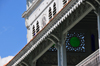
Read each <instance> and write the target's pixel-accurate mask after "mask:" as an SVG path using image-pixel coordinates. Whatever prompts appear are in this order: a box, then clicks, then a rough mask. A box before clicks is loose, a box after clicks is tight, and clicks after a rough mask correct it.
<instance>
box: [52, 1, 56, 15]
mask: <svg viewBox="0 0 100 66" xmlns="http://www.w3.org/2000/svg"><path fill="white" fill-rule="evenodd" d="M55 14H56V3H54V5H53V16H54V15H55Z"/></svg>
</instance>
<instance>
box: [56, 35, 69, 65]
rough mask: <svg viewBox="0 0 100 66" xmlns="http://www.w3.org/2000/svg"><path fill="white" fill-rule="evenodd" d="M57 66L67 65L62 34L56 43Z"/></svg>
mask: <svg viewBox="0 0 100 66" xmlns="http://www.w3.org/2000/svg"><path fill="white" fill-rule="evenodd" d="M57 51H58V66H67V63H66V62H67V60H66V44H65V40H64V35H62V36H61V41H60V43H59V44H58V49H57Z"/></svg>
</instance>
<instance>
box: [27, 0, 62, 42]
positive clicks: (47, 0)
mask: <svg viewBox="0 0 100 66" xmlns="http://www.w3.org/2000/svg"><path fill="white" fill-rule="evenodd" d="M54 2H55V3H56V8H57V12H59V11H60V10H61V9H62V8H63V2H62V0H44V1H43V2H42V3H41V4H40V5H39V6H38V7H37V8H36V9H35V10H34V11H32V13H31V14H30V15H29V16H28V17H27V18H26V20H25V21H26V24H27V25H28V26H29V28H30V29H29V30H27V40H28V41H27V42H29V41H30V40H31V39H32V38H33V35H32V31H33V25H34V26H35V29H36V23H37V21H38V22H39V26H40V30H42V28H43V27H42V18H43V16H45V17H46V24H47V23H48V22H49V7H51V10H52V16H53V4H54Z"/></svg>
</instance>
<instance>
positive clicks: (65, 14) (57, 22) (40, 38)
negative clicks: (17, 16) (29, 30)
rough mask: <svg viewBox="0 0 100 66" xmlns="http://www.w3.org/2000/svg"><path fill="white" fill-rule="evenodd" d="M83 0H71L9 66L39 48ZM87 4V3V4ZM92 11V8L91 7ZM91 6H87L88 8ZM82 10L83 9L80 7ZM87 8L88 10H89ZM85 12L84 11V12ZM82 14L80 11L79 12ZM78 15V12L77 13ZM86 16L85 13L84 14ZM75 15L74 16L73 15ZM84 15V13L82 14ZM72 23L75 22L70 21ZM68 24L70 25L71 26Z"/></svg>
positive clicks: (14, 64) (14, 65)
mask: <svg viewBox="0 0 100 66" xmlns="http://www.w3.org/2000/svg"><path fill="white" fill-rule="evenodd" d="M82 2H83V0H79V1H78V2H77V0H70V1H69V2H68V3H66V5H65V6H64V7H63V8H62V9H61V10H60V11H59V12H58V13H57V14H56V15H55V16H54V17H53V18H52V19H51V20H50V21H49V22H48V24H47V25H46V26H45V27H44V28H43V29H42V30H41V31H39V32H38V33H37V34H36V36H34V37H33V39H32V40H31V41H30V42H29V43H28V44H27V45H26V46H25V47H24V48H23V49H22V50H21V51H20V52H19V53H18V54H17V55H16V56H15V57H14V58H13V59H12V60H11V61H10V62H9V63H8V65H7V66H16V65H17V64H18V63H20V62H21V61H22V60H23V59H24V58H25V57H26V56H27V55H28V54H29V53H31V51H33V50H34V49H36V48H37V46H39V44H40V43H41V42H42V41H43V40H44V39H45V38H46V37H47V36H48V35H49V34H50V33H51V32H52V31H53V30H54V29H55V28H56V27H57V26H58V25H60V24H61V23H62V22H63V21H64V20H65V19H67V17H68V16H69V15H70V14H72V12H73V11H74V10H76V9H77V8H78V7H79V6H80V5H81V3H82ZM85 5H86V4H85ZM89 8H90V10H89V11H91V10H92V8H91V7H89ZM89 8H86V9H87V10H88V9H89ZM80 10H81V9H80ZM87 10H86V11H87ZM84 12H85V11H84ZM82 13H83V12H82ZM79 14H80V13H79ZM86 14H87V13H86ZM76 15H77V14H76ZM84 16H85V15H84ZM73 17H74V16H73ZM82 17H83V15H82ZM66 23H67V22H66ZM70 23H73V21H72V22H70ZM70 23H69V25H70ZM69 25H68V26H69Z"/></svg>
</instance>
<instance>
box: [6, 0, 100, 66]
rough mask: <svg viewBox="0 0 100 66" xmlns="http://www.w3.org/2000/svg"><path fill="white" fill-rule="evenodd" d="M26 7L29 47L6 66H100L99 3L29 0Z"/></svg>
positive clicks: (91, 0) (88, 0)
mask: <svg viewBox="0 0 100 66" xmlns="http://www.w3.org/2000/svg"><path fill="white" fill-rule="evenodd" d="M26 7H27V10H26V11H25V12H24V13H23V14H22V17H23V18H25V26H26V27H27V45H26V46H25V47H24V48H23V49H22V50H21V51H20V52H19V53H18V54H17V55H16V56H15V57H14V58H13V59H12V60H11V61H10V62H9V63H8V64H7V65H6V66H75V65H76V66H99V61H100V60H99V54H100V51H99V48H100V47H99V46H100V41H99V40H100V1H99V0H27V5H26ZM89 55H90V56H89ZM85 58H86V59H85Z"/></svg>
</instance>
